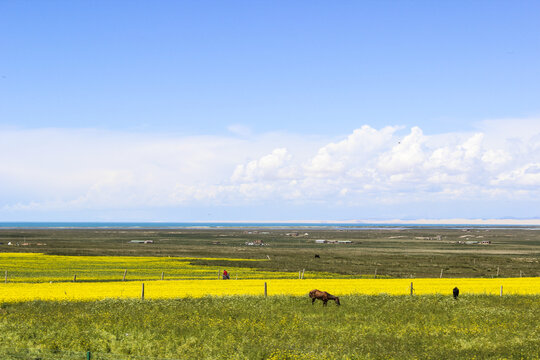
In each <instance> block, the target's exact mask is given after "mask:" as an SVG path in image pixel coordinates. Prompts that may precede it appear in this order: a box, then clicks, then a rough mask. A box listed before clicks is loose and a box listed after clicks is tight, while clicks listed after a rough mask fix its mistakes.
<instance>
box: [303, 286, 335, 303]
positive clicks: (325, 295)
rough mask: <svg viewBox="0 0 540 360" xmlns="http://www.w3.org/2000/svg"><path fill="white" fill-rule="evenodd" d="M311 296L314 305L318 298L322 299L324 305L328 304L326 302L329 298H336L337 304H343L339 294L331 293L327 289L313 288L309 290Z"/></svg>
mask: <svg viewBox="0 0 540 360" xmlns="http://www.w3.org/2000/svg"><path fill="white" fill-rule="evenodd" d="M309 297H310V298H311V305H313V304H314V303H315V300H317V299H319V300H322V302H323V306H326V303H327V302H328V300H334V301H335V302H336V304H338V305H341V304H340V303H339V298H338V297H337V296H334V295H330V294H329V293H327V292H326V291H320V290H317V289H315V290H311V291H310V292H309Z"/></svg>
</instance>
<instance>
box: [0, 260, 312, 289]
mask: <svg viewBox="0 0 540 360" xmlns="http://www.w3.org/2000/svg"><path fill="white" fill-rule="evenodd" d="M194 260H226V261H228V262H232V263H235V262H239V261H243V262H246V261H249V262H261V261H267V260H266V259H228V258H191V257H156V256H60V255H45V254H39V253H26V254H25V253H0V271H2V275H4V274H5V273H4V271H7V272H8V282H47V283H48V282H50V281H53V282H62V281H69V280H70V279H73V277H74V275H76V277H77V280H78V281H118V280H122V279H123V276H124V273H125V271H126V270H127V274H126V279H127V280H144V281H147V280H158V279H160V278H161V274H162V273H163V275H164V278H166V279H169V280H171V279H178V280H180V279H217V278H218V275H219V274H220V273H221V272H222V271H223V270H224V269H223V268H221V267H216V266H204V265H192V264H191V262H192V261H194ZM227 271H228V272H229V273H230V274H231V275H232V277H233V278H236V277H238V278H239V279H257V278H258V279H264V278H289V279H291V278H295V277H297V276H298V275H297V273H291V272H270V271H259V270H257V269H253V268H246V267H239V266H230V267H227ZM318 274H319V275H322V274H323V273H318ZM312 275H314V274H312Z"/></svg>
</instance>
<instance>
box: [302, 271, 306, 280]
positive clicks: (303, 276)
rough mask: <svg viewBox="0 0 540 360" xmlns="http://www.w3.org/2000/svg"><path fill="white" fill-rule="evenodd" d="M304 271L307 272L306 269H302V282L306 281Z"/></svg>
mask: <svg viewBox="0 0 540 360" xmlns="http://www.w3.org/2000/svg"><path fill="white" fill-rule="evenodd" d="M304 271H306V269H302V280H303V279H304Z"/></svg>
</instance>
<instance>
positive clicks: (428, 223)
mask: <svg viewBox="0 0 540 360" xmlns="http://www.w3.org/2000/svg"><path fill="white" fill-rule="evenodd" d="M258 227H260V228H292V227H297V228H330V229H335V228H338V229H339V228H346V229H363V230H369V229H379V228H383V229H384V228H416V227H445V228H466V227H481V228H486V227H487V228H491V227H493V228H501V227H518V228H523V227H533V228H535V227H540V219H439V220H431V219H418V220H349V221H332V220H325V221H323V220H297V221H294V220H289V221H186V222H160V221H155V222H120V221H118V222H117V221H110V222H109V221H104V222H93V221H89V222H81V221H62V222H56V221H50V222H49V221H43V222H39V221H9V222H8V221H6V222H0V229H149V228H160V229H216V228H218V229H219V228H231V229H232V228H258Z"/></svg>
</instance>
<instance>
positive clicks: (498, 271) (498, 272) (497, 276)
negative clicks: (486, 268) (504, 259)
mask: <svg viewBox="0 0 540 360" xmlns="http://www.w3.org/2000/svg"><path fill="white" fill-rule="evenodd" d="M497 277H499V267H498V266H497Z"/></svg>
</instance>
